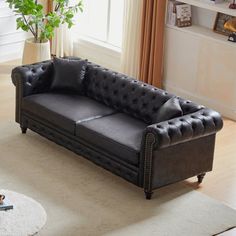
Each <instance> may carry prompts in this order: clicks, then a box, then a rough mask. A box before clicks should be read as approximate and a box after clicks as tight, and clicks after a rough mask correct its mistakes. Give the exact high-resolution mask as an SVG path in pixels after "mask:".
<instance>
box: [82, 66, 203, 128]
mask: <svg viewBox="0 0 236 236" xmlns="http://www.w3.org/2000/svg"><path fill="white" fill-rule="evenodd" d="M85 83H86V90H87V96H88V97H91V98H93V99H95V100H97V101H99V102H102V103H104V104H106V105H108V106H110V107H113V108H115V109H117V110H118V111H121V112H124V113H127V114H129V115H132V116H133V117H136V118H138V119H141V120H143V121H145V122H146V123H147V124H152V123H153V120H154V117H155V114H156V112H157V111H158V109H159V108H160V106H162V105H163V104H164V103H165V102H166V101H167V100H168V99H170V98H171V97H173V96H174V95H172V94H169V93H168V92H166V91H163V90H161V89H158V88H155V87H153V86H151V85H148V84H145V83H142V82H140V81H137V80H135V79H133V78H130V77H128V76H126V75H123V74H120V73H117V72H114V71H111V70H108V69H105V68H103V67H101V66H99V65H95V64H92V63H89V64H88V68H87V72H86V75H85ZM179 100H180V105H181V108H182V110H183V114H184V115H186V114H189V113H192V112H195V111H198V110H200V109H202V108H203V106H199V105H196V104H194V103H192V102H191V101H187V100H184V99H181V98H179Z"/></svg>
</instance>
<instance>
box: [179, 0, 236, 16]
mask: <svg viewBox="0 0 236 236" xmlns="http://www.w3.org/2000/svg"><path fill="white" fill-rule="evenodd" d="M178 2H183V3H187V4H190V5H192V6H196V7H200V8H204V9H208V10H210V11H215V12H221V13H224V14H227V15H231V16H236V10H234V9H229V4H230V2H232V1H226V2H224V3H211V2H210V0H178Z"/></svg>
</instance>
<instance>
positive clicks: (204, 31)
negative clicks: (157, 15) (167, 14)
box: [166, 24, 236, 48]
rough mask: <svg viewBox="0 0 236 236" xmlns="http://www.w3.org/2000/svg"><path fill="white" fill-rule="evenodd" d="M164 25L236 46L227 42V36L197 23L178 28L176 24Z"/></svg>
mask: <svg viewBox="0 0 236 236" xmlns="http://www.w3.org/2000/svg"><path fill="white" fill-rule="evenodd" d="M166 27H167V28H170V29H174V30H178V31H181V32H185V33H190V34H193V35H197V36H200V37H205V38H208V39H209V38H210V39H211V40H214V41H217V42H220V43H224V44H226V45H228V46H231V47H235V48H236V43H233V42H229V41H228V37H227V36H225V35H221V34H218V33H215V32H214V31H213V30H211V29H209V28H206V27H202V26H198V25H192V26H190V27H183V28H179V27H177V26H172V25H168V24H167V25H166Z"/></svg>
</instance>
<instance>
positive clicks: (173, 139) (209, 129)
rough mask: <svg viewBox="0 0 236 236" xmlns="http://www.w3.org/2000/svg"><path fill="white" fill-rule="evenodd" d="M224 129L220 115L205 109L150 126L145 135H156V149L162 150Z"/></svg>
mask: <svg viewBox="0 0 236 236" xmlns="http://www.w3.org/2000/svg"><path fill="white" fill-rule="evenodd" d="M222 127H223V121H222V118H221V116H220V114H219V113H217V112H215V111H213V110H210V109H207V108H204V109H201V110H199V111H197V112H194V113H192V114H188V115H185V116H182V117H178V118H174V119H171V120H169V121H164V122H160V123H158V124H153V125H150V126H148V127H147V129H146V130H145V134H146V135H147V134H148V133H152V134H154V137H155V144H154V149H161V148H165V147H168V146H171V145H175V144H178V143H183V142H186V141H190V140H192V139H196V138H199V137H202V136H207V135H211V134H214V133H216V132H217V131H219V130H220V129H221V128H222Z"/></svg>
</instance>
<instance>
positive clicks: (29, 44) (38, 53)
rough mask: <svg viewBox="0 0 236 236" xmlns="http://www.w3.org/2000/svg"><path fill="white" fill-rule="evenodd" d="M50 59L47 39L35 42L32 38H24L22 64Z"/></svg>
mask: <svg viewBox="0 0 236 236" xmlns="http://www.w3.org/2000/svg"><path fill="white" fill-rule="evenodd" d="M50 59H51V54H50V43H49V40H47V41H46V42H43V43H35V42H34V39H33V38H30V39H26V40H25V46H24V52H23V58H22V64H23V65H25V64H32V63H36V62H40V61H46V60H50Z"/></svg>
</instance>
